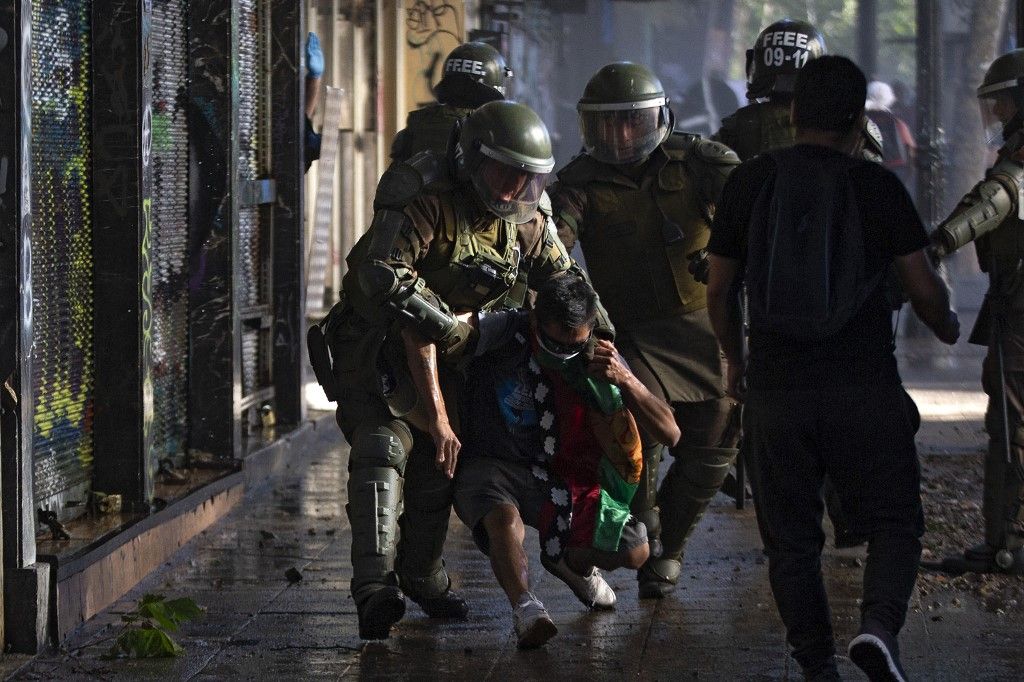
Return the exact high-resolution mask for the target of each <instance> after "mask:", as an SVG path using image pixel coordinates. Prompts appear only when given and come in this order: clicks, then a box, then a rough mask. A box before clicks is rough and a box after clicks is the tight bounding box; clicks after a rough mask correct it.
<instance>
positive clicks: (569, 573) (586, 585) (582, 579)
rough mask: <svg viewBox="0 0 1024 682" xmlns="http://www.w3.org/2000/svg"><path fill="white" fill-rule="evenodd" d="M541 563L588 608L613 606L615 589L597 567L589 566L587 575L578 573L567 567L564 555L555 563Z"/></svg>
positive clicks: (611, 607) (609, 607)
mask: <svg viewBox="0 0 1024 682" xmlns="http://www.w3.org/2000/svg"><path fill="white" fill-rule="evenodd" d="M541 563H542V564H543V565H544V568H546V569H548V571H549V572H550V573H551V574H552V575H554V576H556V577H558V578H559V579H560V580H561V581H562V582H564V583H565V584H566V585H568V586H569V589H570V590H572V593H573V594H575V595H576V597H577V598H578V599H579V600H580V601H581V602H583V605H584V606H586V607H587V608H588V609H613V608H615V601H616V597H615V591H614V590H612V588H611V586H610V585H609V584H608V583H607V582H605V580H604V578H602V577H601V571H599V570H597V567H593V568H591V569H590V573H589V574H588V575H580V574H579V573H577V572H575V571H574V570H572V569H571V568H569V565H568V564H567V563H565V557H562V558H561V559H559V560H558V563H557V564H551V563H547V562H541Z"/></svg>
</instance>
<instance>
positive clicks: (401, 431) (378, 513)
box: [345, 421, 412, 639]
mask: <svg viewBox="0 0 1024 682" xmlns="http://www.w3.org/2000/svg"><path fill="white" fill-rule="evenodd" d="M411 445H412V437H411V435H410V434H409V431H408V429H407V428H406V427H405V426H404V424H402V423H401V422H397V421H392V422H389V423H385V424H367V425H366V426H365V427H361V428H357V429H356V431H355V434H354V436H353V438H352V448H351V450H350V453H349V474H348V504H347V505H345V511H346V512H347V513H348V519H349V524H350V525H351V527H352V548H351V551H352V598H353V599H354V600H355V602H356V609H357V610H358V613H359V636H360V637H361V638H363V639H385V638H387V637H388V634H389V633H390V631H391V626H392V625H393V624H394V623H396V622H398V621H399V620H400V619H401V618H402V616H403V615H404V614H405V598H404V597H403V596H402V593H401V591H400V590H399V589H398V586H397V580H396V578H395V575H394V566H395V549H396V540H397V530H398V510H399V507H400V506H401V501H402V475H401V473H400V472H401V471H402V469H403V468H404V467H405V459H406V452H408V449H409V447H411Z"/></svg>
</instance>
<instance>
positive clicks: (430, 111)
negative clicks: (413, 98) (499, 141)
mask: <svg viewBox="0 0 1024 682" xmlns="http://www.w3.org/2000/svg"><path fill="white" fill-rule="evenodd" d="M472 112H473V110H472V109H469V108H465V107H457V106H454V105H451V104H431V105H428V106H425V107H423V108H421V109H417V110H415V111H412V112H410V113H409V115H408V116H407V117H406V120H405V128H403V129H402V130H400V131H398V134H397V135H395V139H394V141H393V142H392V143H391V160H392V161H393V162H398V161H407V160H408V159H410V158H412V157H413V156H415V155H416V154H418V153H419V152H422V151H427V150H429V151H432V152H434V153H436V154H438V155H439V156H442V157H443V156H444V155H445V153H446V152H447V150H448V142H449V140H450V139H451V136H452V130H453V129H454V128H455V124H456V123H458V122H459V121H461V120H463V119H464V118H466V117H467V116H469V115H470V114H471V113H472Z"/></svg>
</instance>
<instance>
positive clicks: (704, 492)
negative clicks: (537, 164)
mask: <svg viewBox="0 0 1024 682" xmlns="http://www.w3.org/2000/svg"><path fill="white" fill-rule="evenodd" d="M577 110H578V112H579V122H580V130H581V132H582V135H583V142H584V149H585V151H584V153H582V154H580V155H579V156H577V157H576V158H575V159H573V160H572V161H571V162H570V163H569V164H568V165H567V166H566V167H565V168H563V169H562V170H561V171H559V173H558V182H557V183H555V184H554V185H553V186H552V187H551V188H550V189H549V192H550V193H551V199H552V206H553V208H554V212H555V222H556V224H557V225H558V230H559V235H560V236H561V237H562V241H563V242H564V243H565V245H566V246H567V247H568V248H570V249H571V248H572V246H573V244H575V243H576V242H579V244H580V246H581V248H582V251H583V255H584V258H585V260H586V265H587V270H588V272H589V274H590V277H591V281H592V282H593V284H594V287H595V289H596V290H597V291H598V293H599V294H600V295H601V300H602V303H603V304H604V306H605V308H606V309H607V311H608V314H609V316H610V317H611V320H612V322H614V324H615V328H616V333H617V341H616V346H617V347H618V349H619V351H620V352H621V353H622V354H623V356H624V357H625V359H626V360H627V362H628V363H629V366H630V368H631V369H632V370H633V372H634V373H635V374H636V376H637V377H638V378H639V379H640V380H641V381H642V382H643V383H644V385H645V386H646V387H647V388H648V389H649V390H650V391H651V392H653V393H655V394H656V395H660V396H662V397H664V398H665V399H666V400H667V401H668V402H669V403H671V405H672V407H673V409H674V411H675V414H676V419H677V421H678V423H679V426H680V428H681V430H682V434H683V435H682V439H681V440H680V442H679V444H678V445H677V446H676V447H674V448H672V450H671V453H672V455H673V457H674V462H673V463H672V466H671V468H670V469H669V472H668V475H667V476H666V478H665V480H664V482H663V483H662V485H661V488H660V490H658V489H656V486H657V475H658V464H659V462H660V460H661V448H660V447H659V446H655V445H653V443H652V445H651V446H650V447H648V448H647V449H646V452H645V462H644V469H645V472H644V476H643V480H642V481H641V487H640V489H639V490H638V491H637V495H636V497H635V498H634V504H633V513H634V514H635V515H636V516H638V517H639V518H640V520H641V521H643V523H644V524H645V525H646V526H647V532H648V536H649V537H650V538H651V550H652V551H651V559H650V560H649V561H648V562H647V564H645V565H644V567H643V568H642V569H641V570H640V572H639V573H638V580H639V584H640V596H641V597H651V598H660V597H662V596H665V595H666V594H668V593H669V592H671V590H672V589H674V586H675V583H676V582H677V580H678V578H679V572H680V568H681V565H682V553H683V548H684V545H685V543H686V539H687V538H688V537H689V535H690V533H691V532H692V530H693V528H694V526H695V525H696V524H697V522H698V521H699V520H700V518H701V516H702V515H703V513H704V510H705V508H706V507H707V504H708V502H709V501H710V499H711V498H712V497H713V496H714V494H715V493H716V492H717V491H718V488H719V486H720V485H721V483H722V480H723V478H724V477H725V475H726V473H727V472H728V470H729V467H730V465H731V464H732V462H733V460H734V459H735V456H736V451H735V450H734V449H732V448H730V447H721V446H722V441H723V436H724V432H725V431H726V427H727V424H728V417H729V415H730V411H731V406H732V405H731V402H730V401H729V399H727V398H726V397H725V390H724V386H723V376H722V362H721V357H720V354H719V350H718V344H717V342H716V341H715V336H714V334H713V332H712V330H711V325H710V321H709V319H708V314H707V310H706V300H705V287H704V285H703V284H701V283H699V282H697V281H696V280H695V279H694V277H693V276H692V275H691V274H690V273H689V271H688V269H687V265H688V264H687V257H688V256H690V255H691V254H693V253H694V252H696V251H698V250H700V249H701V248H703V247H704V246H705V245H706V244H707V241H708V237H709V231H708V225H709V223H710V221H711V217H712V215H713V214H714V209H715V202H716V201H717V197H718V195H719V193H720V191H721V188H722V186H723V185H724V183H725V180H726V178H727V176H728V174H729V173H730V172H731V171H732V169H733V168H734V167H735V166H736V165H737V164H739V159H738V158H737V157H736V155H735V154H734V153H733V152H732V151H731V150H729V149H728V148H727V147H725V146H724V145H722V144H719V143H716V142H711V141H707V140H702V139H700V137H699V136H695V135H689V134H685V133H675V132H673V130H672V128H673V117H672V112H671V110H670V109H669V106H668V98H667V97H666V96H665V91H664V88H662V85H661V82H660V81H659V80H658V78H657V77H655V75H654V74H653V73H651V71H650V70H648V69H647V68H646V67H644V66H641V65H639V64H633V63H629V62H619V63H615V64H609V65H607V66H605V67H604V68H602V69H601V70H599V71H598V72H597V73H596V74H595V75H594V76H593V77H592V78H591V79H590V81H589V82H588V83H587V86H586V89H585V90H584V92H583V97H582V98H581V99H580V100H579V105H578V107H577ZM659 511H660V518H659ZM659 538H660V540H659Z"/></svg>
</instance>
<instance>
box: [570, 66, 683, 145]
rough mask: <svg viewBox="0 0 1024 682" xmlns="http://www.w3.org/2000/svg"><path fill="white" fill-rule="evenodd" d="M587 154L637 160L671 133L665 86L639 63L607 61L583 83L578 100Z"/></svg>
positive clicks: (581, 129) (578, 110)
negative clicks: (583, 87) (581, 92)
mask: <svg viewBox="0 0 1024 682" xmlns="http://www.w3.org/2000/svg"><path fill="white" fill-rule="evenodd" d="M576 111H577V112H578V113H579V121H580V133H581V134H582V136H583V146H584V148H585V149H586V150H587V153H588V154H590V155H591V156H592V157H594V158H595V159H597V160H598V161H601V162H604V163H609V164H613V165H625V164H632V163H638V162H640V161H643V160H644V159H646V158H647V157H648V156H650V155H651V152H653V151H654V150H655V149H657V148H658V145H660V144H661V143H662V142H664V141H665V139H666V138H667V137H668V136H669V134H670V133H671V132H672V112H671V110H670V109H669V108H668V97H666V96H665V89H664V88H663V87H662V86H661V81H659V80H658V78H657V76H655V75H654V74H653V73H651V71H650V70H649V69H648V68H647V67H645V66H641V65H640V64H633V63H631V62H616V63H614V64H608V65H607V66H604V67H602V68H601V70H600V71H598V72H597V73H595V74H594V76H593V77H592V78H591V79H590V80H589V81H588V82H587V87H586V88H585V89H584V90H583V97H581V98H580V101H579V104H577V105H576Z"/></svg>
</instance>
